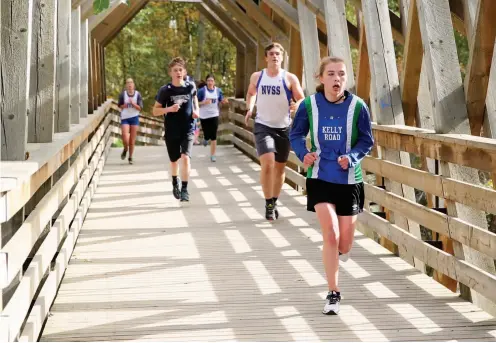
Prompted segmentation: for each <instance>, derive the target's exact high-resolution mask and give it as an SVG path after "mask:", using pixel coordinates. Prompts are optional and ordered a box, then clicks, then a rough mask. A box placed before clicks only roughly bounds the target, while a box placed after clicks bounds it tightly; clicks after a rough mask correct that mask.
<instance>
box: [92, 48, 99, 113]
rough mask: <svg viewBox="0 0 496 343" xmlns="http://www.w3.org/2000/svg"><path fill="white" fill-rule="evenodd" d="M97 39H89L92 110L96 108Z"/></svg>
mask: <svg viewBox="0 0 496 343" xmlns="http://www.w3.org/2000/svg"><path fill="white" fill-rule="evenodd" d="M97 45H98V43H97V41H96V40H95V39H92V40H91V69H92V70H91V91H92V92H91V93H92V94H91V95H92V99H93V100H92V104H93V110H97V109H98V105H99V103H98V77H99V75H98V65H97Z"/></svg>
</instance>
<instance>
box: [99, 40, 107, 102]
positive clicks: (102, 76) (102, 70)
mask: <svg viewBox="0 0 496 343" xmlns="http://www.w3.org/2000/svg"><path fill="white" fill-rule="evenodd" d="M106 94H107V92H106V90H105V47H104V46H103V45H102V44H100V95H101V96H100V99H101V102H102V104H103V103H104V102H105V100H106V99H107V95H106Z"/></svg>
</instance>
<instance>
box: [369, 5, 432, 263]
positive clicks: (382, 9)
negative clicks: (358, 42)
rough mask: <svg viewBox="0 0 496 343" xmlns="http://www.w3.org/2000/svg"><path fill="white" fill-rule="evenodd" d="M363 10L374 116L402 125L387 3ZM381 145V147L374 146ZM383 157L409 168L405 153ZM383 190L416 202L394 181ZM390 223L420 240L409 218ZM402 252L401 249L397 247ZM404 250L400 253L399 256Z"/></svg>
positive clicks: (407, 189) (410, 191)
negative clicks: (374, 106) (374, 105)
mask: <svg viewBox="0 0 496 343" xmlns="http://www.w3.org/2000/svg"><path fill="white" fill-rule="evenodd" d="M362 10H363V16H364V24H365V33H366V36H367V49H368V53H369V63H370V70H371V74H372V87H373V89H374V92H373V94H374V98H373V99H372V101H373V102H374V103H375V104H376V109H377V113H376V117H377V123H379V124H386V125H391V124H400V125H403V124H404V123H405V122H404V117H403V109H402V104H401V95H400V87H399V86H400V85H399V78H398V71H397V69H396V58H395V54H394V45H393V36H392V32H391V26H390V25H389V21H388V20H387V19H388V13H389V9H388V2H387V1H385V0H377V1H375V0H363V1H362ZM377 145H380V144H377ZM381 153H382V158H383V159H386V160H388V161H391V162H395V163H399V164H402V165H405V166H408V167H409V166H410V156H409V155H408V154H407V153H404V152H398V151H391V150H389V149H381ZM386 188H387V189H388V190H389V189H390V190H392V192H393V193H395V194H397V195H400V196H404V197H405V198H406V199H408V200H411V201H415V192H414V190H413V188H411V187H408V186H405V185H401V184H400V183H397V182H394V181H391V182H389V181H386ZM389 210H392V212H393V217H392V218H391V220H392V222H394V223H397V224H398V226H400V227H401V228H403V229H405V230H407V231H409V232H411V233H412V234H414V235H415V236H416V237H418V238H419V239H420V238H421V233H420V227H419V225H418V224H417V223H415V222H413V221H409V220H408V218H405V217H402V216H397V215H396V214H394V210H393V209H389ZM400 249H401V247H400ZM406 253H407V251H401V250H400V254H402V256H403V255H404V254H406ZM411 262H412V264H413V263H415V265H416V266H417V267H418V268H419V269H420V270H422V269H423V268H424V266H423V264H422V263H421V262H420V261H415V262H414V261H413V260H412V261H411Z"/></svg>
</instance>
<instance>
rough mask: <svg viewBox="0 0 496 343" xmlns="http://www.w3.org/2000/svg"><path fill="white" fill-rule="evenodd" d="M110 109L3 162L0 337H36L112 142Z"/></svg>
mask: <svg viewBox="0 0 496 343" xmlns="http://www.w3.org/2000/svg"><path fill="white" fill-rule="evenodd" d="M109 111H111V100H109V101H107V102H105V103H104V104H102V106H100V107H99V108H98V110H96V111H95V112H94V114H92V115H89V116H88V117H87V118H84V119H81V123H80V124H79V125H77V126H76V127H74V128H73V129H72V130H71V131H70V132H68V133H64V134H58V137H57V136H56V137H55V138H56V139H54V141H53V142H51V143H45V144H38V145H37V144H32V145H28V148H30V149H31V150H32V151H31V153H30V157H29V159H28V160H27V161H25V162H2V167H1V168H2V189H1V198H0V199H1V200H0V201H1V206H2V208H1V218H0V219H1V222H2V236H1V251H0V271H1V275H0V277H1V279H0V282H1V284H2V287H1V288H2V299H3V301H0V305H2V306H1V308H0V309H1V310H2V311H1V316H0V341H15V340H21V341H22V340H25V341H27V340H29V341H35V340H37V339H38V336H39V334H40V332H41V328H42V325H43V323H44V321H45V319H46V317H47V315H48V311H49V309H50V306H51V304H52V302H53V300H54V299H55V295H56V292H57V289H58V287H59V285H60V282H61V280H62V278H63V276H64V272H65V269H66V268H67V265H68V262H69V259H70V257H71V254H72V251H73V249H74V246H75V244H76V240H77V238H78V235H79V231H80V229H81V226H82V223H83V220H84V218H85V216H86V213H87V211H88V207H89V205H90V202H91V198H92V196H93V193H94V192H95V189H96V186H97V183H98V179H99V176H100V174H101V172H102V169H103V165H104V163H105V160H106V157H107V154H108V151H109V149H110V146H111V137H110V134H111V129H110V128H111V126H110V124H111V118H112V113H111V112H109ZM36 148H39V149H38V150H37V151H36V150H35V149H36ZM9 176H11V177H10V178H9Z"/></svg>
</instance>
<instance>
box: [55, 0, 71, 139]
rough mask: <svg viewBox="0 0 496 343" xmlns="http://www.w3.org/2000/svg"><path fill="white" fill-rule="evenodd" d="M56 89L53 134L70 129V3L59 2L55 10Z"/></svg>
mask: <svg viewBox="0 0 496 343" xmlns="http://www.w3.org/2000/svg"><path fill="white" fill-rule="evenodd" d="M57 25H58V26H57V43H58V44H57V46H58V53H57V87H58V100H57V101H58V106H57V111H56V113H55V122H54V127H55V132H68V131H69V130H70V129H71V3H70V2H69V1H59V6H58V9H57Z"/></svg>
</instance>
